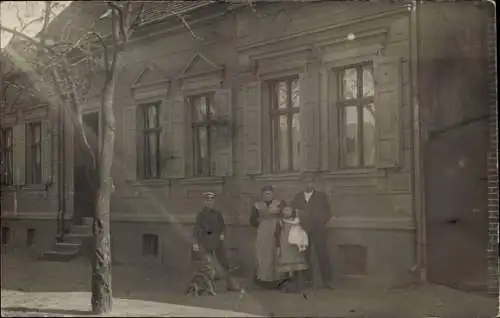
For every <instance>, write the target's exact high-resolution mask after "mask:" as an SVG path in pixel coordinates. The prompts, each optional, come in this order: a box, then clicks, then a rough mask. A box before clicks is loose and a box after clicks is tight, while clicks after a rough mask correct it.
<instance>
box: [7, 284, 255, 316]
mask: <svg viewBox="0 0 500 318" xmlns="http://www.w3.org/2000/svg"><path fill="white" fill-rule="evenodd" d="M89 301H90V293H88V292H87V293H85V292H69V293H68V292H64V293H57V292H45V293H43V292H38V293H36V292H35V293H26V292H18V291H10V290H2V317H40V316H44V317H49V316H50V317H81V316H89V317H97V316H94V315H91V314H90V311H89ZM108 316H112V317H118V316H121V317H145V316H147V317H195V316H196V317H256V316H250V315H249V314H246V313H238V312H234V311H227V310H217V309H207V308H200V307H193V306H182V305H176V304H169V303H159V302H152V301H144V300H133V299H119V298H118V299H117V298H115V299H114V301H113V311H112V312H111V314H109V315H108Z"/></svg>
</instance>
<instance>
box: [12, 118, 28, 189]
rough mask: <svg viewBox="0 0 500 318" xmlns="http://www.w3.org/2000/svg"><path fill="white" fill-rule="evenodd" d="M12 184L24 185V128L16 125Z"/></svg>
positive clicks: (21, 125) (22, 125)
mask: <svg viewBox="0 0 500 318" xmlns="http://www.w3.org/2000/svg"><path fill="white" fill-rule="evenodd" d="M13 167H14V183H15V184H16V185H24V184H26V126H25V125H24V123H23V124H18V125H16V126H15V127H14V162H13Z"/></svg>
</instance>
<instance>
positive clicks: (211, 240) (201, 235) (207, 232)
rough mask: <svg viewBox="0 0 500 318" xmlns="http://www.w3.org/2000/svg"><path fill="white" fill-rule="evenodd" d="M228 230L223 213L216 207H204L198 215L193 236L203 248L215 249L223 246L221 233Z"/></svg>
mask: <svg viewBox="0 0 500 318" xmlns="http://www.w3.org/2000/svg"><path fill="white" fill-rule="evenodd" d="M225 232H226V225H225V223H224V217H223V216H222V213H221V212H220V211H218V210H216V209H207V208H204V209H203V210H202V211H201V212H200V213H198V216H197V217H196V224H195V226H194V229H193V236H194V239H195V240H196V243H198V244H199V245H200V246H201V247H202V248H203V249H205V250H206V251H207V252H208V251H215V250H216V249H217V248H219V247H221V246H222V243H223V241H221V239H220V235H221V234H224V233H225Z"/></svg>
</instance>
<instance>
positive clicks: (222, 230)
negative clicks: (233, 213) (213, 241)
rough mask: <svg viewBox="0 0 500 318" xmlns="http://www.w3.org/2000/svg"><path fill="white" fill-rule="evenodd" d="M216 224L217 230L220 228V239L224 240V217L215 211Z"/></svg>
mask: <svg viewBox="0 0 500 318" xmlns="http://www.w3.org/2000/svg"><path fill="white" fill-rule="evenodd" d="M217 222H218V223H219V228H220V231H221V232H220V239H221V240H224V237H225V235H226V223H225V222H224V216H223V215H222V213H221V212H220V211H217Z"/></svg>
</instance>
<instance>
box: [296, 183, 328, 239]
mask: <svg viewBox="0 0 500 318" xmlns="http://www.w3.org/2000/svg"><path fill="white" fill-rule="evenodd" d="M292 206H293V207H294V208H296V209H298V210H299V218H300V224H301V225H302V227H303V228H304V230H305V231H306V232H310V231H312V230H323V229H324V228H325V226H326V223H327V222H328V221H329V220H330V218H331V217H332V214H331V210H330V204H329V202H328V198H327V197H326V194H325V193H324V192H321V191H317V190H314V193H313V194H312V196H311V198H310V199H309V202H306V199H305V198H304V192H299V193H297V195H295V198H294V199H293V201H292Z"/></svg>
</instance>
